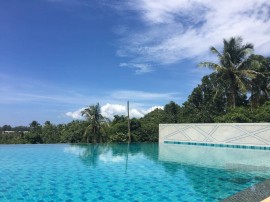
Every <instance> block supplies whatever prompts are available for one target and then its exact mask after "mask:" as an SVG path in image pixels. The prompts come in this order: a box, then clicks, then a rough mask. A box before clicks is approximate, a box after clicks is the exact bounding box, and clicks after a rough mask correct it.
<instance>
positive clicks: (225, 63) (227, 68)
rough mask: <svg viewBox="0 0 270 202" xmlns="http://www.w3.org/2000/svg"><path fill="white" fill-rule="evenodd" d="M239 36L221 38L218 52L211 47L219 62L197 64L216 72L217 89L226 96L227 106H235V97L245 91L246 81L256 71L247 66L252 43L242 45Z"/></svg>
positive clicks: (247, 81) (248, 80) (253, 76)
mask: <svg viewBox="0 0 270 202" xmlns="http://www.w3.org/2000/svg"><path fill="white" fill-rule="evenodd" d="M242 42H243V40H242V38H241V37H236V38H234V37H232V38H230V39H229V40H226V39H224V40H223V49H222V51H221V52H219V51H218V50H217V49H216V48H215V47H211V48H210V50H211V52H212V53H214V54H216V55H217V56H218V59H219V63H218V64H216V63H213V62H201V63H200V64H199V65H200V66H203V67H208V68H210V69H213V70H214V71H215V72H216V73H217V81H218V82H219V83H220V86H219V89H223V90H224V91H225V93H226V96H227V102H228V105H229V106H232V107H233V108H235V106H236V103H237V102H236V101H237V100H236V99H237V98H238V97H240V96H242V94H245V93H246V92H247V86H248V83H249V82H250V80H251V79H252V78H255V77H256V75H257V72H256V71H254V70H251V69H250V68H249V65H248V62H247V59H248V57H249V56H250V54H251V52H252V51H253V45H252V44H250V43H248V44H245V45H242Z"/></svg>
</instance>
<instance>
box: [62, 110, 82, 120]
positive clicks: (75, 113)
mask: <svg viewBox="0 0 270 202" xmlns="http://www.w3.org/2000/svg"><path fill="white" fill-rule="evenodd" d="M84 109H85V108H81V109H78V110H76V111H73V112H67V113H66V116H68V117H71V118H73V119H82V118H83V117H82V114H81V111H83V110H84Z"/></svg>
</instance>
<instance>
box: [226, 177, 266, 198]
mask: <svg viewBox="0 0 270 202" xmlns="http://www.w3.org/2000/svg"><path fill="white" fill-rule="evenodd" d="M269 196H270V180H266V181H264V182H261V183H258V184H256V185H254V186H252V187H250V188H247V189H245V190H243V191H241V192H238V193H236V194H234V195H232V196H230V197H228V198H226V199H224V200H222V202H236V201H245V202H259V201H262V200H265V199H266V198H267V197H269Z"/></svg>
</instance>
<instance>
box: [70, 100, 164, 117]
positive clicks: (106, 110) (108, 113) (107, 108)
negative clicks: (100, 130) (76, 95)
mask: <svg viewBox="0 0 270 202" xmlns="http://www.w3.org/2000/svg"><path fill="white" fill-rule="evenodd" d="M157 108H158V109H163V106H153V107H150V108H148V109H142V108H130V110H129V112H130V117H135V118H140V117H143V116H144V115H145V114H147V113H150V112H151V111H153V110H155V109H157ZM84 109H85V108H81V109H79V110H76V111H73V112H67V113H66V116H68V117H70V118H73V119H81V118H83V117H82V116H81V111H82V110H84ZM101 114H102V115H103V116H104V117H107V118H109V119H111V120H112V119H113V118H114V116H115V115H127V108H126V106H125V105H120V104H110V103H107V104H105V105H103V106H102V107H101Z"/></svg>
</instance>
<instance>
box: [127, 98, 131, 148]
mask: <svg viewBox="0 0 270 202" xmlns="http://www.w3.org/2000/svg"><path fill="white" fill-rule="evenodd" d="M127 113H128V143H130V141H131V137H130V119H129V101H127Z"/></svg>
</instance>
